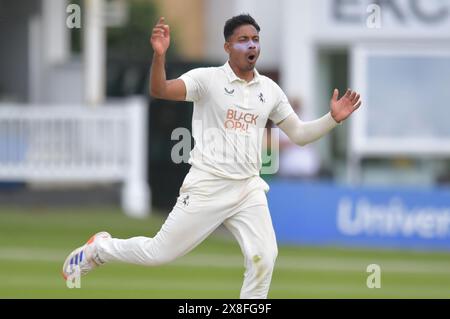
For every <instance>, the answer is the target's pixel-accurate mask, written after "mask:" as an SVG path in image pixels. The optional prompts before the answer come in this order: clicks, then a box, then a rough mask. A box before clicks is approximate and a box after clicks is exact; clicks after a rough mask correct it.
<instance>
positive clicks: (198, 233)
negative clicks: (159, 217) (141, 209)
mask: <svg viewBox="0 0 450 319" xmlns="http://www.w3.org/2000/svg"><path fill="white" fill-rule="evenodd" d="M268 190H269V186H268V185H267V183H266V182H264V180H263V179H261V178H260V177H259V176H254V177H250V178H248V179H244V180H230V179H223V178H220V177H217V176H214V175H211V174H209V173H207V172H204V171H201V170H199V169H196V168H194V167H191V169H190V171H189V173H188V174H187V175H186V177H185V179H184V182H183V184H182V186H181V188H180V194H179V197H178V199H177V202H176V204H175V206H174V208H173V210H172V211H171V212H170V214H169V216H168V217H167V220H166V221H165V223H164V224H163V226H162V227H161V229H160V231H159V232H158V233H157V234H156V236H155V237H153V238H149V237H133V238H130V239H115V238H113V239H108V240H102V241H99V243H98V248H97V253H98V257H99V258H100V259H101V260H103V261H105V262H111V261H120V262H126V263H133V264H138V265H145V266H157V265H162V264H166V263H168V262H171V261H173V260H174V259H176V258H178V257H180V256H183V255H185V254H186V253H188V252H189V251H191V250H192V249H193V248H194V247H196V246H197V245H198V244H200V243H201V242H202V241H203V240H204V239H205V238H206V237H208V235H210V234H211V233H212V232H213V231H214V230H215V229H216V228H217V227H218V226H219V225H221V224H222V223H223V224H224V225H225V227H226V228H228V229H229V230H230V232H231V233H232V234H233V235H234V237H235V238H236V239H237V241H238V242H239V245H240V247H241V250H242V253H243V255H244V262H245V268H246V270H245V274H244V283H243V285H242V289H241V293H240V298H243V299H248V298H259V299H263V298H267V294H268V291H269V286H270V281H271V279H272V271H273V267H274V263H275V259H276V257H277V253H278V249H277V244H276V239H275V232H274V230H273V226H272V220H271V218H270V213H269V209H268V206H267V199H266V194H265V193H266V192H267V191H268Z"/></svg>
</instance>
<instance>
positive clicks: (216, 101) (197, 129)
mask: <svg viewBox="0 0 450 319" xmlns="http://www.w3.org/2000/svg"><path fill="white" fill-rule="evenodd" d="M259 31H260V27H259V25H258V24H257V23H256V21H255V20H254V19H253V18H252V17H251V16H250V15H247V14H245V15H244V14H242V15H238V16H235V17H232V18H231V19H229V20H228V21H227V22H226V24H225V27H224V36H225V44H224V49H225V51H226V52H227V54H228V60H227V61H226V63H225V64H224V65H223V66H220V67H209V68H198V69H194V70H191V71H189V72H187V73H185V74H183V75H182V76H180V77H179V78H177V79H172V80H167V79H166V73H165V66H164V65H165V56H166V52H167V49H168V48H169V44H170V29H169V26H168V25H167V24H165V20H164V18H163V17H161V18H160V19H159V21H158V23H157V24H156V26H155V27H154V28H153V33H152V35H151V39H150V42H151V45H152V47H153V50H154V55H153V61H152V66H151V72H150V77H151V78H150V93H151V95H152V96H154V97H156V98H160V99H166V100H173V101H191V102H194V112H193V119H192V134H193V137H194V139H195V146H194V149H193V150H192V151H191V153H190V159H189V163H190V164H191V168H190V170H189V173H188V174H187V175H186V177H185V179H184V181H183V184H182V186H181V188H180V192H179V197H178V199H177V202H176V204H175V206H174V207H173V210H172V211H171V212H170V214H169V216H168V217H167V220H166V221H165V223H164V224H163V226H162V228H161V229H160V230H159V232H158V233H157V234H156V235H155V236H154V237H153V238H150V237H133V238H129V239H117V238H112V237H111V235H110V234H109V233H107V232H100V233H97V234H95V235H94V236H92V238H91V239H89V240H88V242H87V243H86V244H85V245H83V246H81V247H79V248H77V249H75V250H74V251H73V252H72V253H71V254H70V255H69V256H68V257H67V259H66V260H65V262H64V265H63V275H64V277H65V278H68V277H70V276H71V274H73V272H74V269H77V271H78V272H81V274H82V275H84V274H86V273H88V272H89V271H90V270H92V269H94V268H96V267H98V266H100V265H103V264H105V263H110V262H124V263H132V264H137V265H144V266H157V265H162V264H167V263H169V262H171V261H173V260H175V259H176V258H178V257H180V256H183V255H185V254H186V253H188V252H189V251H191V250H192V249H193V248H195V247H196V246H197V245H198V244H200V243H201V242H202V241H203V240H204V239H205V238H207V237H208V235H210V234H211V233H212V232H213V231H214V230H215V229H216V228H217V227H219V226H220V225H221V224H223V225H224V226H225V227H226V228H227V229H229V230H230V232H231V233H232V234H233V236H234V237H235V238H236V240H237V241H238V242H239V245H240V247H241V250H242V253H243V255H244V260H245V268H246V270H245V275H244V282H243V285H242V288H241V292H240V297H241V298H246V299H247V298H267V295H268V291H269V286H270V282H271V278H272V272H273V269H274V264H275V259H276V257H277V252H278V251H277V243H276V238H275V233H274V229H273V226H272V220H271V217H270V213H269V208H268V205H267V198H266V192H267V191H268V190H269V186H268V185H267V184H266V182H265V181H264V180H263V179H261V178H260V176H259V171H260V169H261V150H262V149H261V147H262V141H263V134H260V132H261V130H262V129H264V128H265V126H266V122H267V120H268V119H270V120H272V121H273V122H274V123H275V124H276V125H277V126H278V127H279V128H280V129H281V130H283V131H284V132H285V133H286V135H287V136H288V137H289V139H290V140H291V141H293V142H294V143H296V144H298V145H305V144H308V143H311V142H314V141H316V140H317V139H319V138H320V137H322V136H323V135H325V134H327V133H328V132H329V131H330V130H331V129H333V128H334V127H335V126H336V125H338V123H340V122H342V121H344V120H345V119H346V118H347V117H349V116H350V114H352V113H353V112H354V111H355V110H356V109H357V108H358V107H359V106H360V105H361V101H360V95H359V94H357V93H356V92H353V91H352V90H350V89H349V90H347V92H346V93H345V95H344V96H343V97H341V98H340V99H339V98H338V96H339V92H338V90H334V92H333V94H332V98H331V102H330V112H328V113H327V114H326V115H324V116H323V117H321V118H319V119H317V120H314V121H310V122H304V121H301V120H300V119H299V118H298V116H297V115H296V114H295V113H294V111H293V109H292V107H291V105H290V104H289V102H288V99H287V97H286V95H285V94H284V93H283V91H282V90H281V89H280V87H279V86H278V85H277V84H276V83H275V82H273V81H272V80H270V79H269V78H267V77H265V76H262V75H260V74H259V73H258V71H257V70H256V68H255V65H256V62H257V61H258V58H259V55H260V37H259ZM300 72H301V70H300ZM299 160H300V161H301V158H299Z"/></svg>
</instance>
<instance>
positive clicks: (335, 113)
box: [330, 89, 362, 123]
mask: <svg viewBox="0 0 450 319" xmlns="http://www.w3.org/2000/svg"><path fill="white" fill-rule="evenodd" d="M338 97H339V90H338V89H335V90H334V92H333V97H332V98H331V102H330V108H331V116H332V117H333V118H334V120H335V121H336V122H338V123H339V122H341V121H343V120H345V119H346V118H347V117H349V116H350V114H352V113H353V112H354V111H356V110H357V109H358V108H359V107H360V106H361V103H362V102H361V101H360V99H359V98H360V97H361V96H360V95H359V94H358V93H356V92H355V91H352V90H350V89H348V90H347V92H346V93H345V95H344V96H343V97H342V98H340V99H338Z"/></svg>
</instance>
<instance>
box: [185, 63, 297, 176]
mask: <svg viewBox="0 0 450 319" xmlns="http://www.w3.org/2000/svg"><path fill="white" fill-rule="evenodd" d="M180 79H181V80H183V81H184V83H185V85H186V101H190V102H194V111H193V116H192V135H193V137H194V141H195V146H194V148H193V150H192V151H191V153H190V158H189V163H190V164H191V165H192V166H193V167H196V168H198V169H201V170H203V171H206V172H209V173H211V174H214V175H216V176H219V177H223V178H229V179H245V178H248V177H251V176H255V175H259V171H260V169H261V166H262V162H261V153H262V142H263V136H264V134H263V133H264V129H265V127H266V124H267V120H268V119H271V120H272V121H273V122H274V123H275V124H278V123H279V122H281V121H283V120H284V119H285V118H287V117H288V116H289V115H290V114H292V113H294V111H293V109H292V107H291V105H290V104H289V102H288V99H287V97H286V95H285V94H284V93H283V91H282V90H281V88H280V87H279V86H278V85H277V84H276V83H275V82H274V81H272V80H271V79H269V78H268V77H265V76H263V75H260V74H259V73H258V71H257V70H256V69H254V78H253V80H252V81H250V82H247V81H245V80H243V79H240V78H238V77H237V76H236V74H235V73H234V72H233V70H232V69H231V67H230V65H229V63H228V62H227V63H225V65H223V66H220V67H209V68H198V69H193V70H191V71H189V72H187V73H185V74H183V75H182V76H180Z"/></svg>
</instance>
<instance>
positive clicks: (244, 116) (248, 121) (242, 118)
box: [224, 109, 259, 132]
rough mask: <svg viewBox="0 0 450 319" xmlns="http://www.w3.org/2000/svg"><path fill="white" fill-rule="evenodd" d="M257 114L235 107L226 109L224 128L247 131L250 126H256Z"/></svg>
mask: <svg viewBox="0 0 450 319" xmlns="http://www.w3.org/2000/svg"><path fill="white" fill-rule="evenodd" d="M258 117H259V115H256V114H253V113H250V112H242V111H238V110H235V109H228V110H227V114H226V118H225V121H224V126H225V129H234V130H239V131H242V132H248V130H249V128H250V126H256V120H257V119H258Z"/></svg>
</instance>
